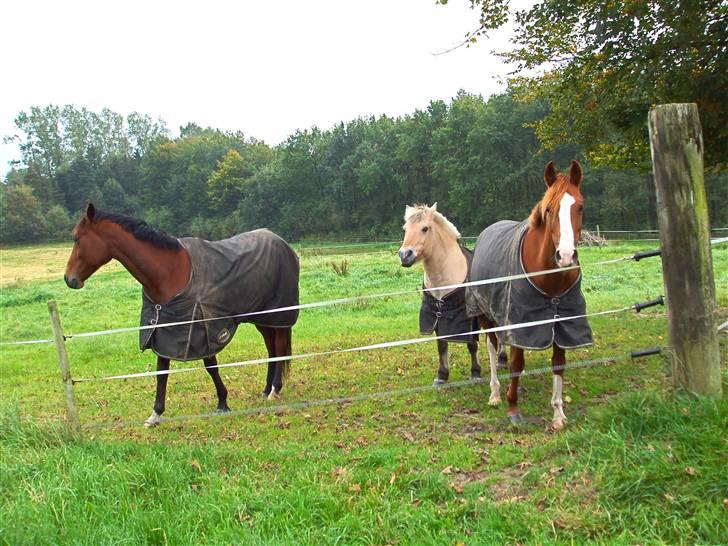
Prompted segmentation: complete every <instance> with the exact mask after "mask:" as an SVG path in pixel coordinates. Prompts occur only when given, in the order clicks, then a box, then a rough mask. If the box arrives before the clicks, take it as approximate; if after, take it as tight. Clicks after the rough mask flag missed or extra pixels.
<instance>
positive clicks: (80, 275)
mask: <svg viewBox="0 0 728 546" xmlns="http://www.w3.org/2000/svg"><path fill="white" fill-rule="evenodd" d="M95 215H96V209H95V208H94V206H93V205H92V204H91V203H89V204H88V206H87V207H86V214H84V216H83V218H81V220H80V221H79V222H78V223H77V224H76V225H75V226H74V228H73V230H72V231H71V236H72V237H73V250H72V251H71V256H70V257H69V258H68V263H67V264H66V274H65V275H64V276H63V280H65V281H66V284H67V285H68V287H69V288H83V283H84V281H85V280H86V279H88V278H89V277H90V276H91V275H93V274H94V272H95V271H96V270H97V269H98V268H99V267H101V266H102V265H104V264H106V263H108V262H109V261H110V260H111V251H110V249H109V245H108V243H107V242H106V240H105V239H104V238H103V237H101V236H100V235H99V233H98V224H94V216H95Z"/></svg>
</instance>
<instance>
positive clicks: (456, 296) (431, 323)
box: [420, 247, 478, 343]
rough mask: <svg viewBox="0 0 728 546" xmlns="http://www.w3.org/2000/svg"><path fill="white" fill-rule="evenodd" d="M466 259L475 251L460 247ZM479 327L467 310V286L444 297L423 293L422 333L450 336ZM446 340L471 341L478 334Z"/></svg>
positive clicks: (468, 259)
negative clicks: (439, 297) (438, 297)
mask: <svg viewBox="0 0 728 546" xmlns="http://www.w3.org/2000/svg"><path fill="white" fill-rule="evenodd" d="M460 250H462V252H463V254H464V255H465V259H466V260H467V262H468V270H470V262H471V261H472V259H473V253H472V252H471V251H470V250H468V249H467V248H464V247H460ZM423 288H424V285H423ZM477 329H478V319H476V318H472V317H469V316H468V315H467V314H466V312H465V287H464V286H463V287H460V288H456V289H455V290H453V291H452V292H450V293H449V294H447V295H446V296H445V297H444V298H442V299H441V300H440V299H437V298H436V297H435V296H433V295H432V293H431V292H423V293H422V306H421V307H420V334H423V335H429V334H431V333H432V332H435V335H438V336H449V335H453V334H460V333H463V332H473V331H475V330H477ZM444 341H447V342H451V341H457V342H460V343H469V342H471V341H476V342H477V341H478V334H471V335H463V336H457V337H455V336H454V337H449V338H446V339H445V340H444Z"/></svg>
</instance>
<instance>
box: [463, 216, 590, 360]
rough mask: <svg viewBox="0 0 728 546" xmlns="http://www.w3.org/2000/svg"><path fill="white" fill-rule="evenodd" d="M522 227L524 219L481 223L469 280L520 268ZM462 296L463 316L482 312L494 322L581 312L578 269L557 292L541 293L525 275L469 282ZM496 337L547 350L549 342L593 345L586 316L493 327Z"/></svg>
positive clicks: (520, 270)
mask: <svg viewBox="0 0 728 546" xmlns="http://www.w3.org/2000/svg"><path fill="white" fill-rule="evenodd" d="M526 231H528V221H523V222H520V223H519V222H513V221H510V220H503V221H501V222H497V223H495V224H493V225H491V226H489V227H487V228H486V229H485V230H484V231H483V232H482V233H481V234H480V236H479V237H478V240H477V241H476V243H475V250H474V251H473V252H474V255H473V263H472V265H471V267H470V280H471V281H477V280H485V279H491V278H496V277H504V276H509V275H518V274H522V273H525V271H524V269H523V262H522V260H521V247H522V245H523V238H524V236H525V234H526ZM554 267H555V266H554ZM465 299H466V306H467V314H468V316H470V317H476V316H478V315H485V317H486V318H488V319H489V320H491V321H493V322H495V323H496V324H497V325H499V326H506V325H510V324H521V323H524V322H531V321H538V320H544V319H552V318H554V317H555V316H561V317H568V316H575V315H583V314H585V313H586V302H585V301H584V295H583V294H582V293H581V273H580V274H579V278H578V279H577V280H576V282H575V283H574V284H573V285H572V286H571V287H569V288H568V289H567V290H566V291H565V292H564V293H563V294H561V295H560V296H558V297H551V296H549V295H547V294H546V293H544V292H542V291H541V290H540V289H539V288H537V287H536V286H535V285H534V284H533V282H531V279H517V280H513V281H506V282H499V283H494V284H486V285H480V286H469V287H467V289H466V294H465ZM497 336H498V340H499V341H500V342H501V343H503V344H505V345H512V346H514V347H520V348H522V349H547V348H549V347H551V345H552V344H553V343H556V345H558V346H559V347H561V348H562V349H574V348H576V347H585V346H587V345H592V344H593V340H592V332H591V328H590V327H589V323H588V322H587V320H586V318H579V319H574V320H567V321H561V322H553V323H550V324H542V325H540V326H531V327H528V328H517V329H515V330H506V331H503V332H497Z"/></svg>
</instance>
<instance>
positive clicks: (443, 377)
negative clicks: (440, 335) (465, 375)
mask: <svg viewBox="0 0 728 546" xmlns="http://www.w3.org/2000/svg"><path fill="white" fill-rule="evenodd" d="M437 357H438V360H439V361H440V367H439V368H438V369H437V377H436V378H435V381H433V382H432V384H433V385H435V386H437V385H444V384H445V383H447V379H448V377H450V368H449V366H448V362H447V341H443V340H442V339H438V340H437Z"/></svg>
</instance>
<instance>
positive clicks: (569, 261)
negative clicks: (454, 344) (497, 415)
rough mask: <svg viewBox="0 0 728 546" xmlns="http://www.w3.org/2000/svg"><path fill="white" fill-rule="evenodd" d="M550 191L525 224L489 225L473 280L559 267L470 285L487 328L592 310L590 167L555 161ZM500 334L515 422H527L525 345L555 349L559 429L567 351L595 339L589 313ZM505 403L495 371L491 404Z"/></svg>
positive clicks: (473, 305)
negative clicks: (561, 167) (585, 230)
mask: <svg viewBox="0 0 728 546" xmlns="http://www.w3.org/2000/svg"><path fill="white" fill-rule="evenodd" d="M544 180H545V182H546V192H545V194H544V196H543V198H542V199H541V201H540V202H539V203H537V204H536V206H535V207H534V208H533V210H532V212H531V214H530V216H529V218H528V219H527V220H526V221H523V222H520V223H518V222H513V221H501V222H497V223H495V224H493V225H491V226H489V227H488V228H486V229H485V230H484V231H483V232H482V233H481V234H480V236H479V237H478V241H477V242H476V244H475V250H474V256H473V263H472V266H471V275H470V280H471V281H477V280H482V279H491V278H497V277H502V276H509V275H517V274H520V273H524V272H526V273H532V272H538V271H545V270H552V269H557V270H558V271H557V272H555V273H551V274H545V275H537V276H534V277H530V278H528V279H517V280H512V281H507V282H500V283H496V284H489V285H480V286H472V287H468V289H467V292H466V300H467V308H468V315H469V316H473V317H478V318H479V319H480V323H481V325H482V326H483V327H484V328H491V327H493V326H495V325H500V326H506V325H511V324H521V323H525V322H531V321H539V320H548V319H553V318H560V317H567V316H577V315H583V314H586V304H585V302H584V297H583V295H582V293H581V272H580V269H579V267H578V259H577V250H576V244H577V242H578V241H579V239H580V238H581V229H582V217H583V210H584V198H583V197H582V194H581V189H580V188H581V181H582V170H581V166H580V165H579V163H578V162H577V161H573V162H572V163H571V169H570V171H569V174H568V175H564V174H560V173H558V172H557V170H556V168H555V167H554V164H553V162H549V163H548V164H547V165H546V168H545V169H544ZM497 336H498V340H499V341H500V342H501V343H502V344H505V345H510V347H511V358H510V370H511V381H510V386H509V388H508V394H507V398H508V415H509V417H510V420H511V422H512V423H513V424H519V423H521V422H522V421H523V419H522V416H521V412H520V409H519V408H518V380H519V375H520V374H521V372H523V369H524V366H525V362H524V358H523V353H524V349H536V350H538V349H547V348H549V347H553V353H552V357H551V365H552V371H553V395H552V398H551V405H552V407H553V411H554V414H553V420H552V427H553V428H554V429H555V430H558V429H561V428H562V427H563V426H564V424H565V422H566V415H565V414H564V405H563V398H562V397H563V375H564V369H563V367H564V365H565V363H566V356H565V349H573V348H577V347H585V346H587V345H591V344H592V337H591V329H590V328H589V325H588V323H587V321H586V319H585V318H580V319H573V320H566V321H560V322H551V323H548V324H542V325H536V326H533V327H528V328H517V329H513V330H506V331H502V332H498V334H497ZM499 401H500V393H499V385H498V379H497V377H494V375H491V399H490V403H491V405H495V404H497V403H498V402H499Z"/></svg>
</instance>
